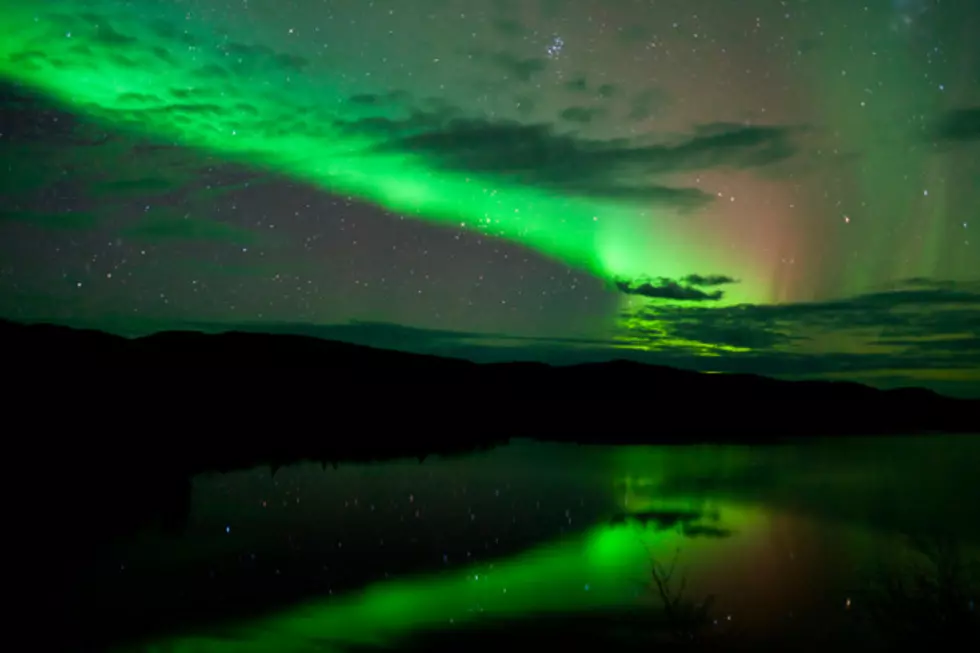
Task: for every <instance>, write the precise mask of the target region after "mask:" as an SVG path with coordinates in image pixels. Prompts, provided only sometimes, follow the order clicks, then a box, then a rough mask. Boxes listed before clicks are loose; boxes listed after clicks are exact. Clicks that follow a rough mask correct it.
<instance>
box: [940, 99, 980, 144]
mask: <svg viewBox="0 0 980 653" xmlns="http://www.w3.org/2000/svg"><path fill="white" fill-rule="evenodd" d="M932 136H933V138H936V139H939V140H941V141H955V142H967V141H976V140H980V107H971V108H968V109H957V110H955V111H950V112H948V113H947V114H946V115H944V116H943V117H942V119H941V120H940V121H939V122H938V124H937V125H936V128H935V130H934V132H933V134H932Z"/></svg>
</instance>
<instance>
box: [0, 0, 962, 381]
mask: <svg viewBox="0 0 980 653" xmlns="http://www.w3.org/2000/svg"><path fill="white" fill-rule="evenodd" d="M976 33H980V6H978V5H977V4H976V3H975V2H972V1H970V0H868V1H867V2H852V1H851V0H821V1H819V2H818V1H817V0H743V1H739V2H732V1H725V0H683V1H682V0H652V1H651V0H646V1H642V2H641V1H633V0H616V1H615V2H610V1H606V2H599V1H597V0H523V1H521V2H518V1H517V0H416V1H414V2H412V3H406V2H395V1H394V0H373V1H371V0H363V1H356V2H355V1H354V0H336V1H330V0H233V1H232V0H166V1H164V0H140V1H139V2H124V1H123V0H90V1H87V2H81V1H79V0H46V1H45V2H43V3H24V2H21V1H19V0H0V170H3V174H2V175H0V200H2V202H0V315H2V316H4V317H7V318H11V319H17V320H26V321H55V322H60V323H66V324H71V325H76V326H88V327H96V328H102V329H106V330H110V331H114V332H119V333H124V334H127V335H138V334H144V333H148V332H152V331H157V330H161V329H173V328H192V329H201V330H210V331H220V330H227V329H247V330H261V331H269V332H290V333H304V334H310V335H318V336H323V337H329V338H338V339H344V340H350V341H354V342H361V343H366V344H372V345H377V346H385V347H396V348H401V349H410V350H414V351H423V352H428V353H438V354H444V355H454V356H464V357H467V358H471V359H474V360H512V359H533V360H544V361H548V362H553V363H569V362H575V361H583V360H603V359H610V358H634V359H637V360H644V361H649V362H656V363H662V364H668V365H676V366H681V367H688V368H692V369H699V370H704V371H712V372H735V371H738V372H757V373H761V374H768V375H775V376H781V377H787V378H804V377H806V378H848V379H854V380H858V381H864V382H869V383H873V384H877V385H883V386H893V385H906V384H920V385H928V386H931V387H934V388H936V389H939V390H942V391H945V392H950V393H955V394H971V395H977V394H980V339H978V336H977V333H978V328H980V253H978V249H980V238H978V237H976V236H975V235H974V234H975V232H976V230H977V229H980V215H978V213H980V210H978V209H980V183H977V180H978V179H980V147H978V146H980V46H978V45H977V43H976V39H975V38H970V37H971V35H973V34H976Z"/></svg>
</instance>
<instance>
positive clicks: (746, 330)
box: [132, 275, 980, 396]
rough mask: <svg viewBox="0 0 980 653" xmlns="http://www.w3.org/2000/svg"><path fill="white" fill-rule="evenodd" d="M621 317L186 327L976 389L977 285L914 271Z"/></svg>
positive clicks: (457, 353) (428, 349)
mask: <svg viewBox="0 0 980 653" xmlns="http://www.w3.org/2000/svg"><path fill="white" fill-rule="evenodd" d="M692 276H694V275H692ZM708 279H709V280H710V277H709V278H708ZM719 280H720V277H719ZM675 283H678V282H675ZM926 286H931V288H927V287H926ZM695 290H696V289H695ZM622 318H623V319H622V320H621V322H620V326H619V327H618V329H617V330H616V332H614V333H610V334H609V336H608V337H605V338H549V337H527V336H519V335H511V334H494V333H475V332H458V331H449V330H431V329H422V328H412V327H407V326H400V325H395V324H386V323H377V322H351V323H347V324H337V325H308V324H285V323H282V324H270V323H268V322H261V323H258V322H257V323H251V324H249V323H245V324H223V325H217V324H213V323H210V324H199V323H194V324H189V325H187V328H194V329H200V330H205V331H224V330H230V329H234V330H244V331H262V332H271V333H293V334H299V335H307V336H314V337H320V338H327V339H333V340H342V341H346V342H353V343H357V344H362V345H369V346H374V347H385V348H393V349H401V350H407V351H414V352H417V353H424V354H435V355H441V356H451V357H456V358H464V359H469V360H474V361H478V362H485V363H492V362H507V361H515V360H536V361H542V362H547V363H550V364H554V365H568V364H574V363H585V362H601V361H608V360H612V359H628V360H634V361H638V362H642V363H649V364H656V365H669V366H673V367H680V368H686V369H693V370H699V371H706V372H724V373H750V374H762V375H766V376H774V377H781V378H789V379H803V378H839V377H846V378H849V379H851V380H858V381H863V382H866V383H870V384H872V385H878V386H882V387H899V386H909V385H920V386H926V387H930V388H933V389H935V390H937V391H940V392H944V393H947V394H953V395H960V396H980V342H978V341H977V337H976V334H977V333H980V283H976V284H964V283H955V282H948V281H932V282H928V283H927V282H925V281H924V280H912V281H911V286H910V287H908V288H904V289H902V288H898V289H896V290H892V291H887V292H882V293H872V294H869V295H862V296H858V297H854V298H851V299H848V300H845V301H835V302H814V303H801V304H782V305H772V306H766V305H740V306H715V305H713V304H712V303H711V302H701V303H700V304H693V303H690V302H683V303H679V304H670V303H669V302H666V303H665V302H658V303H657V304H656V305H650V306H646V307H641V308H639V309H635V310H628V311H626V312H624V313H623V315H622ZM170 326H171V327H172V325H170ZM156 328H157V329H158V328H160V327H156ZM152 330H154V329H153V328H151V327H149V326H148V327H147V328H146V331H152ZM132 335H136V334H132ZM827 337H829V338H831V339H832V340H833V341H835V342H839V341H841V340H844V341H847V342H848V343H850V344H849V346H848V347H847V348H846V350H844V351H838V350H835V349H833V348H830V349H821V348H820V343H821V341H822V340H823V339H825V338H827ZM705 354H709V355H705Z"/></svg>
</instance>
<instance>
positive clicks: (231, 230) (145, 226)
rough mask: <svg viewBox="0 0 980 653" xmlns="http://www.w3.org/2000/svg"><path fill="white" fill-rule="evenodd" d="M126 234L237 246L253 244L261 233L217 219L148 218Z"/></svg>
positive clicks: (138, 237)
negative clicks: (226, 243) (216, 242)
mask: <svg viewBox="0 0 980 653" xmlns="http://www.w3.org/2000/svg"><path fill="white" fill-rule="evenodd" d="M123 235H124V236H126V237H129V238H134V239H147V240H154V241H158V240H171V239H173V240H191V241H219V242H230V243H235V244H241V245H245V244H250V243H253V242H255V241H256V239H257V236H258V234H257V233H256V232H254V231H252V230H250V229H243V228H242V227H237V226H235V225H230V224H228V223H225V222H219V221H218V220H209V219H203V218H191V217H182V218H181V217H176V216H164V217H149V218H143V219H141V220H140V221H139V222H138V223H137V224H135V225H134V226H132V227H129V228H127V229H125V230H124V231H123Z"/></svg>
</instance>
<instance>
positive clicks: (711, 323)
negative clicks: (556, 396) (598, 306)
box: [621, 279, 980, 386]
mask: <svg viewBox="0 0 980 653" xmlns="http://www.w3.org/2000/svg"><path fill="white" fill-rule="evenodd" d="M621 324H622V328H621V337H622V338H623V342H624V343H628V344H629V345H630V346H634V347H638V348H643V349H646V350H648V351H650V352H658V353H659V355H661V356H663V357H665V358H666V359H672V358H675V357H679V358H684V357H685V354H684V350H685V348H686V349H687V353H688V354H689V355H695V356H696V355H697V353H698V352H713V353H714V354H715V355H717V354H725V355H724V356H722V357H720V358H717V359H715V360H714V361H712V365H713V369H715V370H716V371H726V372H753V373H758V374H764V375H772V376H794V377H796V376H799V377H808V376H809V377H812V376H814V375H818V376H819V375H839V374H847V375H849V376H850V377H851V378H855V377H861V376H866V377H867V378H868V380H874V379H873V377H876V376H877V377H882V378H883V377H884V376H886V375H887V376H890V377H893V378H896V379H897V378H905V379H906V382H910V381H909V380H910V379H915V378H918V379H920V380H922V379H925V377H924V376H923V375H937V374H938V373H937V372H936V371H937V370H944V371H945V372H944V374H945V377H943V374H939V375H938V376H937V380H939V381H942V380H944V378H945V379H946V380H952V379H954V378H955V379H960V380H961V381H962V382H963V383H967V382H968V381H969V382H970V383H976V384H977V386H980V342H978V340H977V337H976V334H977V333H978V332H980V283H964V282H953V281H926V280H921V279H912V280H909V281H908V282H907V283H905V284H900V285H898V286H897V287H895V288H892V289H889V290H883V291H880V292H873V293H867V294H863V295H860V296H857V297H852V298H848V299H842V300H837V301H826V302H812V303H798V304H776V305H740V306H721V307H711V308H706V307H698V306H692V305H686V306H684V305H673V306H671V305H651V306H645V307H639V308H634V309H628V310H627V311H626V312H625V313H624V315H623V320H622V323H621ZM970 379H972V381H970Z"/></svg>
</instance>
